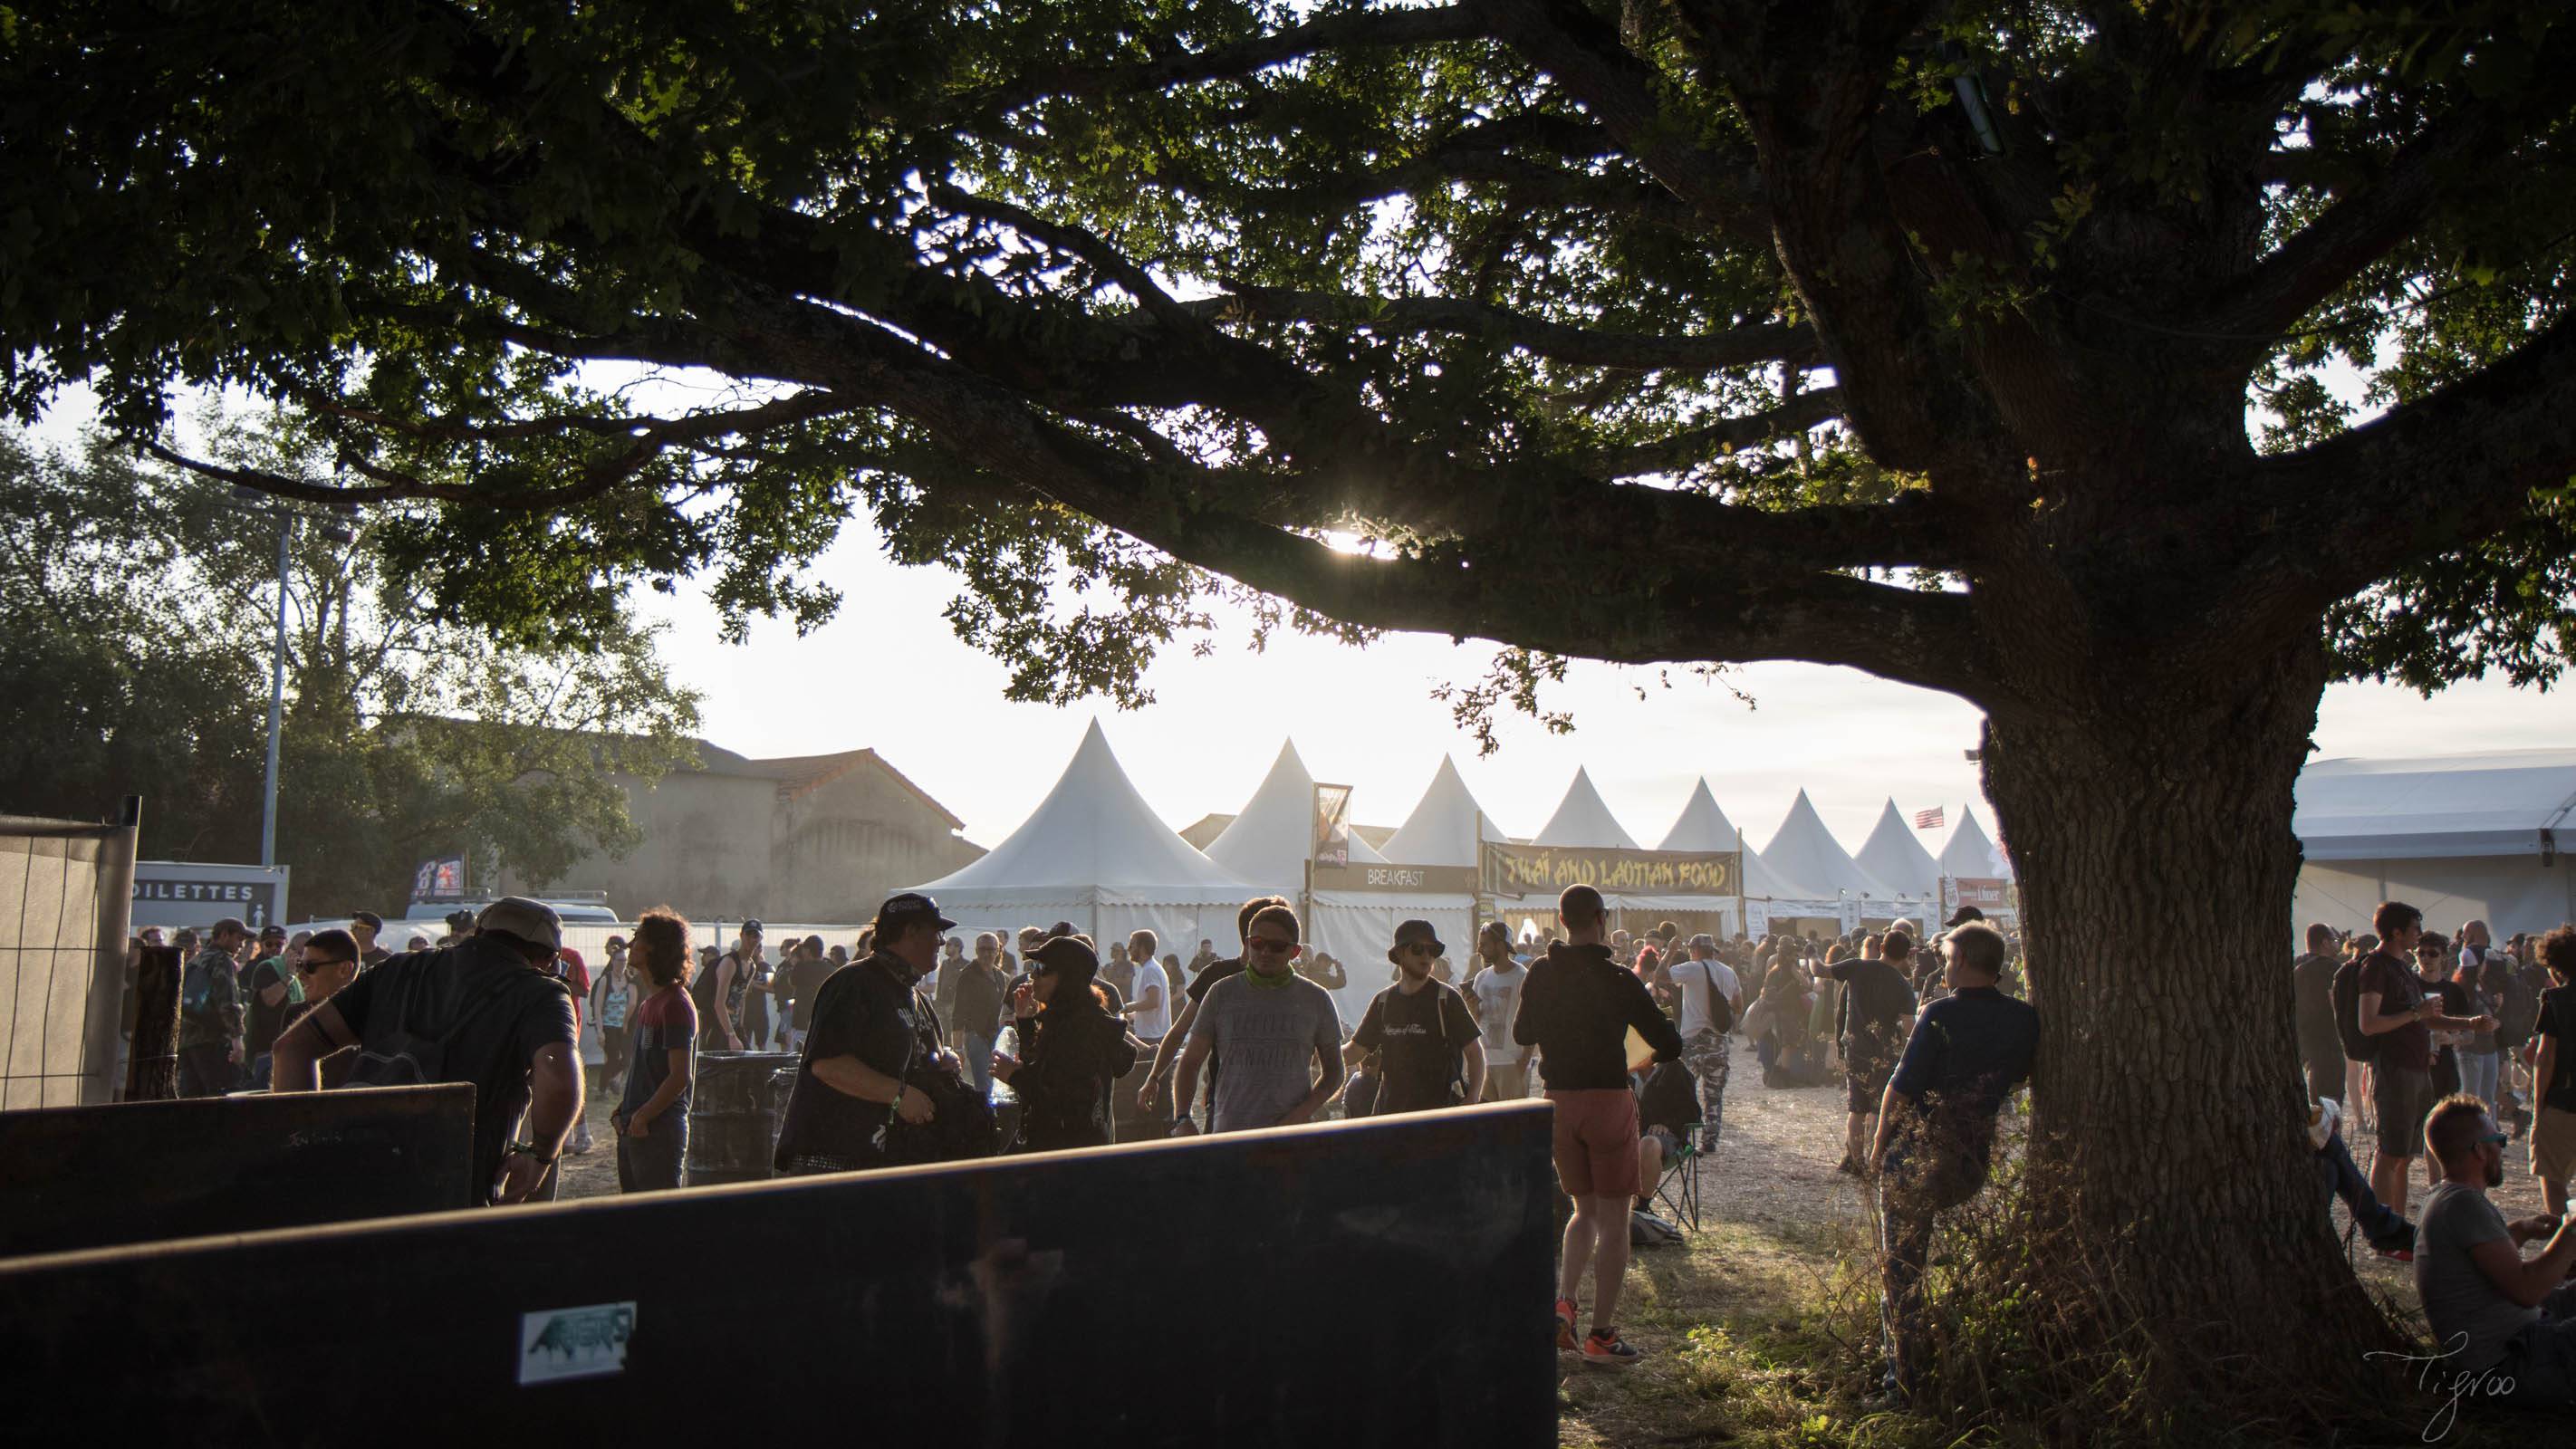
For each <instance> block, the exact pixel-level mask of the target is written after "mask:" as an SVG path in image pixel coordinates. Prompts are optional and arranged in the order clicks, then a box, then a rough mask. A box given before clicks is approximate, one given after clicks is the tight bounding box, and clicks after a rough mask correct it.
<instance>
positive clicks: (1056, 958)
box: [1029, 936, 1100, 990]
mask: <svg viewBox="0 0 2576 1449" xmlns="http://www.w3.org/2000/svg"><path fill="white" fill-rule="evenodd" d="M1029 959H1030V960H1031V961H1034V962H1036V963H1037V964H1038V965H1039V966H1040V967H1042V968H1044V969H1046V970H1049V971H1071V972H1073V973H1074V974H1075V975H1076V976H1094V975H1098V974H1099V972H1100V957H1099V956H1098V955H1097V954H1095V953H1094V952H1093V951H1092V949H1091V943H1090V942H1088V941H1085V940H1084V939H1082V938H1081V937H1080V936H1050V937H1048V938H1047V942H1046V944H1045V945H1043V946H1040V947H1038V948H1037V949H1036V950H1034V951H1031V952H1030V953H1029ZM1057 989H1058V990H1062V989H1063V988H1061V987H1059V988H1057Z"/></svg>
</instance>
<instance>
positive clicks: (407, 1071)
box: [347, 970, 571, 1087]
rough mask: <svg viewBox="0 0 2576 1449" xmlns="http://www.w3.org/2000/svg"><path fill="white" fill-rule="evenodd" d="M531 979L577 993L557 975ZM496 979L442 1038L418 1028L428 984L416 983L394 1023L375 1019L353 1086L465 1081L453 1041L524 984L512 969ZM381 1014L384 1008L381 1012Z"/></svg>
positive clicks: (352, 1072) (354, 1068)
mask: <svg viewBox="0 0 2576 1449" xmlns="http://www.w3.org/2000/svg"><path fill="white" fill-rule="evenodd" d="M528 975H529V977H530V979H533V980H538V981H546V982H552V983H553V984H554V987H555V989H556V990H558V991H562V992H564V994H565V995H567V996H569V995H571V991H570V990H569V988H567V987H565V986H564V985H563V983H562V982H560V981H558V980H556V979H555V978H554V977H551V976H546V975H543V974H540V973H537V972H530V973H528ZM492 976H493V979H492V982H491V984H490V985H488V986H486V987H485V988H484V989H483V991H482V993H481V994H479V995H477V996H473V997H470V998H468V999H466V1000H465V1001H463V1002H460V1003H459V1004H458V1008H457V1013H456V1019H455V1021H453V1022H451V1023H450V1024H449V1025H448V1028H447V1030H446V1031H444V1032H442V1033H440V1034H439V1035H437V1036H422V1035H421V1034H419V1033H418V1032H416V1031H414V1030H412V1022H411V1016H410V1013H411V1009H412V1008H413V1007H415V1006H417V1005H419V1004H420V994H421V988H422V987H423V986H425V985H427V984H428V983H427V982H426V981H422V980H414V981H412V982H409V983H407V985H408V986H409V988H410V989H409V990H407V991H405V992H403V993H402V997H401V1000H400V1003H399V1005H398V1006H397V1009H396V1010H395V1013H394V1018H393V1022H392V1024H391V1025H386V1024H385V1023H384V1021H383V1019H382V1017H381V1016H379V1017H376V1018H374V1019H371V1020H370V1021H369V1022H368V1023H367V1025H368V1028H369V1029H368V1032H367V1038H366V1040H364V1041H362V1042H360V1043H359V1044H358V1051H357V1060H356V1061H355V1063H353V1064H352V1065H351V1066H350V1068H349V1079H348V1083H347V1085H349V1086H352V1087H418V1086H426V1085H428V1084H430V1083H432V1082H450V1081H461V1080H464V1079H463V1078H460V1077H453V1076H450V1075H448V1073H447V1047H448V1043H450V1042H452V1041H454V1040H456V1038H457V1037H458V1036H460V1035H462V1034H463V1033H464V1031H465V1028H466V1027H468V1026H469V1025H472V1024H473V1023H474V1022H475V1021H476V1020H478V1019H480V1018H481V1017H482V1016H483V1014H484V1013H485V1012H487V1011H489V1010H491V1008H492V1007H493V1006H494V1005H496V1004H497V1003H499V1002H500V1001H502V1000H503V999H505V998H506V997H508V996H509V994H510V992H511V989H512V988H513V987H516V986H517V985H518V984H519V981H518V979H517V978H516V977H514V976H512V975H511V974H510V973H509V972H508V971H506V970H498V971H494V972H493V973H492ZM379 1010H381V1008H379Z"/></svg>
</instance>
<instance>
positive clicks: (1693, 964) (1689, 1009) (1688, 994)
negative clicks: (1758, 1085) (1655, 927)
mask: <svg viewBox="0 0 2576 1449" xmlns="http://www.w3.org/2000/svg"><path fill="white" fill-rule="evenodd" d="M1664 979H1665V980H1667V981H1670V982H1671V983H1672V984H1673V994H1674V995H1675V996H1676V997H1677V998H1679V1002H1680V1006H1681V1020H1680V1022H1679V1023H1678V1025H1679V1027H1680V1029H1681V1034H1682V1065H1683V1066H1685V1067H1688V1068H1689V1069H1690V1074H1691V1080H1693V1081H1695V1082H1697V1083H1698V1084H1699V1150H1700V1152H1701V1154H1702V1155H1706V1154H1708V1153H1711V1152H1715V1151H1716V1150H1717V1139H1718V1132H1719V1129H1720V1128H1722V1127H1724V1126H1725V1125H1726V1077H1727V1070H1728V1066H1729V1060H1728V1055H1727V1040H1726V1038H1727V1034H1728V1033H1729V1032H1732V1031H1734V1030H1735V1019H1736V1017H1737V1016H1739V1015H1740V1014H1741V1008H1742V1006H1743V1004H1744V985H1743V983H1742V982H1740V981H1738V980H1737V979H1736V976H1735V968H1734V967H1732V966H1729V965H1727V964H1726V963H1725V962H1723V961H1720V960H1719V959H1717V941H1716V940H1715V938H1713V937H1710V936H1707V935H1698V936H1693V937H1691V940H1690V959H1689V960H1687V961H1677V962H1674V963H1673V964H1671V965H1669V966H1666V967H1665V968H1664Z"/></svg>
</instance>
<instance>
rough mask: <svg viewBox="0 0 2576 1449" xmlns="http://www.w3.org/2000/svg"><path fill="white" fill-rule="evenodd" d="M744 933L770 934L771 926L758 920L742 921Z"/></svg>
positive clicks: (751, 934)
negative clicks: (764, 924)
mask: <svg viewBox="0 0 2576 1449" xmlns="http://www.w3.org/2000/svg"><path fill="white" fill-rule="evenodd" d="M742 933H743V934H744V935H746V936H766V935H768V934H769V928H768V927H766V926H763V925H762V924H761V923H760V922H758V921H745V922H743V923H742Z"/></svg>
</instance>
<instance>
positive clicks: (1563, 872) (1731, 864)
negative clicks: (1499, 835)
mask: <svg viewBox="0 0 2576 1449" xmlns="http://www.w3.org/2000/svg"><path fill="white" fill-rule="evenodd" d="M1482 859H1483V861H1484V869H1485V892H1486V894H1488V895H1496V896H1542V895H1543V896H1552V895H1555V894H1556V893H1557V892H1559V891H1562V890H1564V889H1565V888H1566V887H1567V886H1570V885H1588V886H1592V887H1595V888H1596V889H1598V890H1599V891H1600V892H1601V893H1602V894H1603V895H1647V896H1731V895H1734V894H1735V893H1736V888H1737V886H1738V884H1739V883H1740V882H1741V881H1742V880H1743V879H1744V874H1743V863H1742V862H1743V857H1742V856H1741V855H1738V854H1737V853H1736V852H1734V851H1731V850H1726V851H1707V852H1697V851H1677V850H1612V849H1609V848H1606V847H1592V846H1574V845H1506V844H1503V843H1500V842H1498V841H1491V840H1489V841H1486V842H1485V847H1484V853H1483V856H1482Z"/></svg>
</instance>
